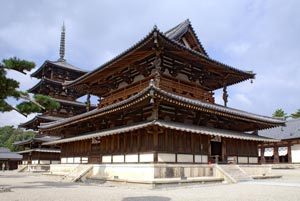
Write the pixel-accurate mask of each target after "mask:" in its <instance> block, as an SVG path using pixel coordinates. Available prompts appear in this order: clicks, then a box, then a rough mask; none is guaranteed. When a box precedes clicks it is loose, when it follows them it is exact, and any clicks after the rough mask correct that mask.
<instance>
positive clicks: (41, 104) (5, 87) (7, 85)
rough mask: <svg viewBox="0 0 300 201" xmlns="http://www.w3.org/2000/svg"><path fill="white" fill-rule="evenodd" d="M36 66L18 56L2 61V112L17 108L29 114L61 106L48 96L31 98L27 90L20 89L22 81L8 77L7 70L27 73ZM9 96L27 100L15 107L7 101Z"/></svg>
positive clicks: (0, 104) (0, 68)
mask: <svg viewBox="0 0 300 201" xmlns="http://www.w3.org/2000/svg"><path fill="white" fill-rule="evenodd" d="M34 67H35V64H34V63H33V62H31V61H26V60H21V59H18V58H16V57H13V58H9V59H3V61H2V63H0V112H7V111H11V110H17V111H18V112H20V113H22V114H23V115H28V114H30V113H36V112H42V110H43V109H45V110H52V109H58V108H59V107H60V105H59V103H57V102H56V101H54V100H53V99H51V98H50V97H48V96H43V95H35V96H34V100H31V98H30V96H29V95H28V93H27V92H23V91H19V85H20V83H19V82H18V81H16V80H14V79H11V78H7V77H6V74H7V72H6V71H7V70H15V71H18V72H21V73H24V74H26V73H25V71H30V70H32V69H33V68H34ZM8 97H13V98H15V99H17V100H18V99H20V98H22V99H24V100H25V102H22V103H20V104H18V105H17V106H16V108H15V107H13V106H11V105H9V103H7V102H6V99H7V98H8Z"/></svg>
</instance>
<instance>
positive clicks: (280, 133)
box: [258, 118, 300, 140]
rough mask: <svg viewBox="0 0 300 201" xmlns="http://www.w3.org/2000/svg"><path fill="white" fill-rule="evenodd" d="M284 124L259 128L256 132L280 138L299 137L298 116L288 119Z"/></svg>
mask: <svg viewBox="0 0 300 201" xmlns="http://www.w3.org/2000/svg"><path fill="white" fill-rule="evenodd" d="M285 125H286V126H280V127H276V128H271V129H265V130H261V131H259V132H258V135H260V136H265V137H271V138H275V139H280V140H287V139H294V138H300V118H299V119H293V120H288V121H287V122H286V123H285Z"/></svg>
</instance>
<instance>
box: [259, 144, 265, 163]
mask: <svg viewBox="0 0 300 201" xmlns="http://www.w3.org/2000/svg"><path fill="white" fill-rule="evenodd" d="M260 163H261V164H265V163H266V159H265V147H263V145H262V146H261V148H260Z"/></svg>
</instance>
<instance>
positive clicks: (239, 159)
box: [238, 156, 248, 163]
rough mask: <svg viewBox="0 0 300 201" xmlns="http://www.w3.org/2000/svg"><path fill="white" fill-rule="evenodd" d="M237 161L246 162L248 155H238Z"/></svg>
mask: <svg viewBox="0 0 300 201" xmlns="http://www.w3.org/2000/svg"><path fill="white" fill-rule="evenodd" d="M238 163H248V157H244V156H239V157H238Z"/></svg>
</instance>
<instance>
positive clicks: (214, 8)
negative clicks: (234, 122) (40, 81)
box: [0, 0, 300, 126]
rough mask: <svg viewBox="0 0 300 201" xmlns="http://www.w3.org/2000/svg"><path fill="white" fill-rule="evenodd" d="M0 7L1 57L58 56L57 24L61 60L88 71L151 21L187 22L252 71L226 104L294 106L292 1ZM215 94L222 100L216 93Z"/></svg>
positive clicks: (222, 56)
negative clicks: (63, 50)
mask: <svg viewBox="0 0 300 201" xmlns="http://www.w3.org/2000/svg"><path fill="white" fill-rule="evenodd" d="M0 7H1V12H0V27H1V28H0V59H4V58H9V57H13V56H16V57H19V58H21V59H26V60H30V61H34V62H35V63H36V67H39V66H40V65H41V64H42V63H43V62H44V61H45V60H57V59H58V58H59V40H60V31H61V26H62V24H63V22H64V23H65V25H66V59H67V61H68V62H69V63H71V64H73V65H75V66H78V67H80V68H82V69H85V70H88V71H90V70H93V69H95V68H96V67H99V66H100V65H101V64H103V63H104V62H106V61H107V60H109V59H111V58H113V57H115V56H117V55H118V54H119V53H121V52H123V51H124V50H126V49H127V48H129V47H130V46H132V45H133V44H135V43H136V42H138V41H139V40H140V39H142V38H143V37H144V36H145V35H146V34H147V33H149V32H150V31H151V29H152V28H153V26H154V25H157V26H158V28H159V29H160V30H161V31H167V30H168V29H170V28H172V27H173V26H175V25H177V24H179V23H180V22H182V21H184V20H185V19H190V21H191V23H192V26H193V28H194V30H195V31H196V33H197V36H198V38H199V39H200V41H201V43H202V44H203V46H204V48H205V49H206V51H207V52H208V54H209V56H210V57H211V58H213V59H216V60H218V61H221V62H223V63H226V64H228V65H231V66H234V67H236V68H239V69H242V70H252V71H254V72H255V73H256V79H255V80H254V82H253V83H252V84H251V83H250V81H245V82H243V83H240V84H237V85H234V86H230V87H229V88H228V91H229V102H228V106H229V107H233V108H238V109H241V110H245V111H248V112H253V113H257V114H261V115H267V116H271V115H272V113H273V112H274V111H275V110H276V109H277V108H282V109H284V110H285V111H286V112H287V113H288V114H290V113H293V112H295V111H296V110H297V109H298V108H300V101H299V100H300V87H299V80H300V45H299V42H300V37H299V36H300V12H299V9H300V1H298V0H289V1H284V0H226V1H224V0H206V1H204V0H195V1H192V0H182V1H179V0H151V1H140V0H126V1H124V0H119V1H118V0H109V1H105V0H102V1H97V0H95V1H92V0H85V1H80V0H65V1H63V0H56V1H54V0H48V1H46V0H40V1H38V0H35V1H33V0H26V1H17V0H0ZM35 70H36V69H35ZM33 71H34V70H33ZM31 73H32V72H31ZM9 76H10V77H13V78H15V79H17V80H19V81H20V83H21V86H20V88H21V89H22V90H27V89H29V88H31V87H32V86H33V85H34V84H36V83H37V80H36V79H34V78H31V77H30V73H29V74H28V75H26V76H24V75H23V74H19V73H15V72H9ZM215 98H216V102H217V103H220V104H222V98H221V93H220V91H216V93H215ZM9 101H10V103H11V104H16V101H14V100H12V99H9ZM33 116H34V115H30V116H29V117H28V118H25V117H23V116H22V115H20V114H18V113H16V112H8V113H0V126H4V125H15V126H16V125H18V124H19V123H21V122H25V121H27V120H29V119H30V118H32V117H33Z"/></svg>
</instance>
